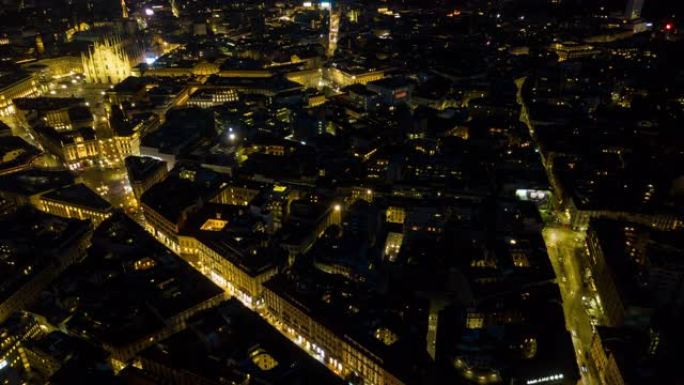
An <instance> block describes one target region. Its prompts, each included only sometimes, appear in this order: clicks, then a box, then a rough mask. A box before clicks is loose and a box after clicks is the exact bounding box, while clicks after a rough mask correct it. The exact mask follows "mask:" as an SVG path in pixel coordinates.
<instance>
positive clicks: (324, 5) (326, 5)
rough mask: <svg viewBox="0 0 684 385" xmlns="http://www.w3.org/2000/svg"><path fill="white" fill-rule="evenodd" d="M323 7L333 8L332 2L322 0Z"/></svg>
mask: <svg viewBox="0 0 684 385" xmlns="http://www.w3.org/2000/svg"><path fill="white" fill-rule="evenodd" d="M321 9H328V10H330V9H332V3H331V2H329V1H321Z"/></svg>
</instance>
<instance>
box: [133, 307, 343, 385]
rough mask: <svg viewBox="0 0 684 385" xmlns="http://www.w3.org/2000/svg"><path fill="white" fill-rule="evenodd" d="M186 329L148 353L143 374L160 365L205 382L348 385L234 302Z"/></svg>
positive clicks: (201, 316)
mask: <svg viewBox="0 0 684 385" xmlns="http://www.w3.org/2000/svg"><path fill="white" fill-rule="evenodd" d="M188 325H189V328H188V329H187V330H185V331H183V332H180V333H178V334H175V335H173V336H172V337H169V338H167V339H165V340H163V341H160V342H159V343H158V344H156V345H155V346H152V347H150V348H148V349H147V350H145V351H144V352H143V353H142V354H141V358H142V366H143V370H149V371H154V369H153V367H152V366H150V368H149V369H148V368H147V365H148V364H153V365H161V366H163V367H165V368H168V369H169V370H171V371H178V372H183V373H184V374H188V373H190V374H192V375H193V376H196V377H195V378H197V377H199V378H202V379H204V380H205V381H207V382H218V381H232V382H235V383H241V382H243V381H245V380H246V379H248V378H250V379H251V381H254V382H258V383H269V384H293V383H297V384H302V385H306V384H310V385H314V384H326V385H328V384H329V385H336V384H340V385H341V384H343V383H344V381H343V380H342V379H341V378H339V377H337V376H335V375H334V374H333V373H332V372H330V371H329V370H328V369H327V368H326V367H325V366H323V365H322V364H321V363H320V362H318V361H316V360H315V359H314V358H312V357H310V356H308V355H307V354H306V353H304V352H303V351H301V350H300V349H299V348H298V347H297V346H296V345H294V344H292V343H291V342H290V341H289V340H287V339H286V338H285V337H284V336H282V335H281V334H280V333H279V332H278V331H277V330H275V329H274V328H273V327H272V326H270V325H269V324H267V323H266V321H264V320H262V319H261V318H260V317H259V316H258V315H256V314H255V313H253V312H252V311H250V310H249V309H247V308H246V307H244V306H243V305H242V304H240V303H239V302H238V301H237V300H235V299H232V300H229V301H227V302H225V303H223V304H222V305H220V306H218V307H217V308H215V309H211V310H208V311H205V312H203V313H200V314H197V315H195V316H194V317H192V318H191V319H190V320H188ZM170 376H172V375H170Z"/></svg>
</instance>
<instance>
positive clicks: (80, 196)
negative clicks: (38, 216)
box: [39, 184, 112, 226]
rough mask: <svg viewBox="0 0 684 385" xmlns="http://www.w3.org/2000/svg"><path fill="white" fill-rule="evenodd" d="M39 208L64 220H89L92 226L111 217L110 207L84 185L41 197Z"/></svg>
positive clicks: (77, 185)
mask: <svg viewBox="0 0 684 385" xmlns="http://www.w3.org/2000/svg"><path fill="white" fill-rule="evenodd" d="M39 208H40V209H41V210H43V211H45V212H46V213H49V214H52V215H57V216H60V217H64V218H73V219H81V220H89V221H91V222H92V223H93V225H94V226H97V225H99V224H100V223H102V222H103V221H104V220H105V219H107V218H109V216H110V215H112V206H111V205H110V204H109V203H108V202H107V201H105V200H104V199H102V198H101V197H100V196H99V195H97V194H96V193H95V192H94V191H92V190H90V189H89V188H88V187H86V186H85V185H84V184H76V185H73V186H67V187H64V188H61V189H57V190H54V191H51V192H49V193H47V194H44V195H42V196H41V197H40V205H39Z"/></svg>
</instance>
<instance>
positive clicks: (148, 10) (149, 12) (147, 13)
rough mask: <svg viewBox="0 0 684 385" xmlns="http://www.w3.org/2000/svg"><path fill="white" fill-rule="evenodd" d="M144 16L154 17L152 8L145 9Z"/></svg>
mask: <svg viewBox="0 0 684 385" xmlns="http://www.w3.org/2000/svg"><path fill="white" fill-rule="evenodd" d="M145 15H147V16H154V10H152V8H145Z"/></svg>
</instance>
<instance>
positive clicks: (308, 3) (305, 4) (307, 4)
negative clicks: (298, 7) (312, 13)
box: [302, 1, 313, 8]
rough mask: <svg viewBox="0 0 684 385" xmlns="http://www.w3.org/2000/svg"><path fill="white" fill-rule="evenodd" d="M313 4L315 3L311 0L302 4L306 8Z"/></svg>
mask: <svg viewBox="0 0 684 385" xmlns="http://www.w3.org/2000/svg"><path fill="white" fill-rule="evenodd" d="M312 5H313V3H311V2H310V1H305V2H304V3H303V4H302V6H303V7H305V8H311V6H312Z"/></svg>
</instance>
